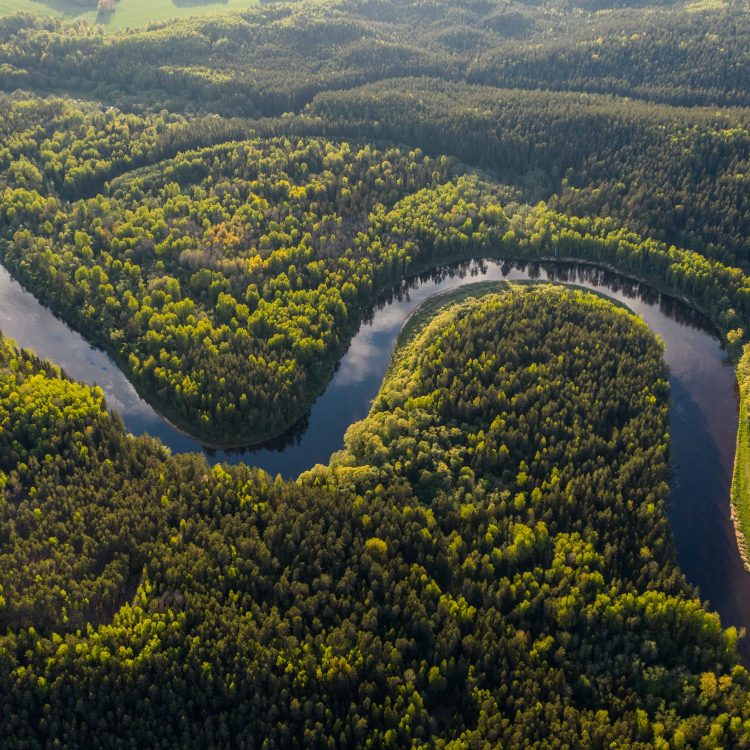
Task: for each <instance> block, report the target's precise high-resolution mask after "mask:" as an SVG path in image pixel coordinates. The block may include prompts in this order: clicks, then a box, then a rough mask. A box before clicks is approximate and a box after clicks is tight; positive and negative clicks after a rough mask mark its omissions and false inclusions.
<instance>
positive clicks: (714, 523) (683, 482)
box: [0, 261, 750, 664]
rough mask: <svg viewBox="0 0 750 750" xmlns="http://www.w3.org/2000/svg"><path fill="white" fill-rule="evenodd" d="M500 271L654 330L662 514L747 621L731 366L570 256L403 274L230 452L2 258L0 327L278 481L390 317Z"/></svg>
mask: <svg viewBox="0 0 750 750" xmlns="http://www.w3.org/2000/svg"><path fill="white" fill-rule="evenodd" d="M503 279H508V280H514V279H516V280H521V279H540V280H547V279H548V280H553V281H560V282H565V283H575V284H577V285H579V286H583V287H586V288H589V289H595V290H597V291H598V292H600V293H602V294H604V295H605V296H607V297H610V298H612V299H614V300H617V301H619V302H622V303H624V304H626V305H627V306H628V307H629V308H630V309H632V310H633V311H634V312H635V313H637V314H638V315H640V316H641V317H642V318H643V319H644V320H645V321H646V322H647V323H648V324H649V326H650V327H651V329H652V330H653V331H654V332H655V333H656V334H658V335H659V336H660V337H661V338H662V339H663V341H664V343H665V359H666V362H667V364H668V365H669V368H670V385H671V399H672V404H671V408H670V428H671V435H672V459H671V460H672V468H673V478H672V490H671V502H670V508H669V519H670V524H671V527H672V531H673V534H674V538H675V542H676V546H677V556H678V560H679V564H680V566H681V568H682V570H683V571H684V572H685V575H686V576H687V578H688V579H689V580H690V581H691V582H692V583H694V584H696V585H698V586H699V587H700V590H701V594H702V596H703V598H705V599H707V600H708V601H709V603H710V605H711V607H712V608H713V609H715V610H717V611H718V612H719V614H720V615H721V618H722V623H723V624H724V625H737V626H742V627H747V626H750V575H748V574H747V573H746V572H745V571H744V569H743V566H742V562H741V560H740V556H739V552H738V550H737V544H736V541H735V537H734V528H733V526H732V523H731V520H730V516H729V487H730V484H731V477H732V467H733V462H734V451H735V440H736V435H737V393H736V382H735V377H734V372H733V369H732V367H731V366H730V365H729V364H728V363H727V362H726V357H725V354H724V352H723V350H722V346H721V342H720V340H719V338H718V336H717V335H716V333H715V332H714V330H713V328H712V326H711V325H710V323H709V322H708V321H707V320H706V319H705V318H704V317H703V316H702V315H700V314H699V313H697V312H695V311H694V310H692V309H691V308H689V307H688V306H687V305H685V304H683V303H681V302H678V301H676V300H674V299H672V298H669V297H665V296H663V295H661V294H660V293H658V292H655V291H654V290H653V289H651V288H650V287H647V286H645V285H642V284H639V283H637V282H634V281H630V280H628V279H625V278H623V277H622V276H618V275H616V274H614V273H610V272H608V271H602V270H599V269H596V268H593V267H590V266H583V265H578V264H573V263H562V262H561V263H554V264H551V263H543V264H512V263H499V262H494V261H488V262H481V263H469V264H458V265H456V266H452V267H449V268H447V269H442V270H441V271H438V272H436V273H432V274H426V275H424V276H421V277H419V278H417V279H413V280H411V281H409V282H405V283H404V284H403V285H402V286H401V288H400V289H399V290H398V291H397V292H395V293H394V294H393V295H391V296H390V297H389V298H388V299H384V300H382V301H381V303H380V304H379V305H378V306H376V308H375V309H374V310H373V312H372V315H371V316H370V318H369V319H368V320H367V321H365V322H364V323H363V324H362V326H361V328H360V330H359V332H358V333H357V335H356V336H355V337H354V339H353V340H352V343H351V346H350V347H349V350H348V351H347V352H346V354H345V355H344V357H343V358H342V360H341V362H340V364H339V366H338V368H337V370H336V373H335V375H334V377H333V379H332V380H331V382H330V383H329V385H328V387H327V388H326V390H325V392H324V393H323V394H322V395H321V396H320V397H319V398H318V400H317V401H316V402H315V404H314V405H313V407H312V409H311V410H310V413H309V415H308V417H307V418H306V419H305V420H303V423H301V424H300V425H298V426H297V427H296V428H295V429H293V430H292V431H290V433H289V434H288V435H287V436H285V437H283V438H280V439H279V440H277V441H275V443H276V444H275V446H268V447H261V448H255V449H248V450H241V451H229V452H226V451H207V450H205V449H204V448H203V447H202V446H201V445H200V443H199V442H197V441H195V440H193V439H191V438H190V437H188V436H186V435H184V434H182V433H181V432H179V431H178V430H176V429H175V428H173V427H171V426H170V425H169V424H168V423H166V422H165V421H164V420H163V419H162V418H161V417H160V416H159V415H158V414H157V413H156V412H155V411H154V410H153V409H152V408H151V407H150V406H149V405H148V404H147V403H146V402H145V401H143V400H142V399H141V398H140V397H139V396H138V394H137V393H136V391H135V389H134V388H133V386H132V385H131V384H130V382H129V381H128V380H127V378H126V377H125V376H124V375H123V373H122V372H121V371H120V370H119V368H118V367H117V366H116V365H115V364H114V362H113V361H112V360H111V359H110V358H109V357H108V356H107V355H106V354H105V353H104V352H102V351H100V350H97V349H94V348H92V347H91V346H90V345H89V344H88V343H87V342H86V341H85V340H84V339H83V338H82V337H81V336H80V335H79V334H77V333H75V332H74V331H72V330H71V329H70V328H69V327H68V326H67V325H66V324H65V323H63V322H62V321H61V320H59V319H57V318H55V317H54V315H53V314H52V313H51V312H50V311H49V310H48V309H47V308H45V307H43V306H42V305H41V304H40V303H39V302H38V301H37V300H36V299H35V298H34V297H33V296H32V295H31V294H29V293H28V292H26V291H25V290H24V289H23V288H22V287H21V286H20V285H19V284H18V283H17V282H15V281H14V280H13V279H12V278H11V277H10V275H9V274H8V272H7V271H6V270H5V269H4V268H2V267H1V266H0V330H1V331H2V332H3V333H4V334H5V335H6V336H9V337H10V338H13V339H15V340H16V342H17V343H18V344H19V345H20V346H23V347H28V348H30V349H33V350H34V351H35V352H36V353H37V354H38V355H39V356H40V357H42V358H44V359H49V360H51V361H53V362H55V363H57V364H58V365H60V366H61V367H62V368H63V369H64V370H65V371H66V372H67V373H68V374H69V375H70V376H71V377H73V378H76V379H77V380H82V381H84V382H87V383H90V384H94V383H96V384H98V385H100V386H101V387H102V388H103V389H104V392H105V394H106V397H107V403H108V405H109V407H110V408H112V409H114V410H115V411H117V412H119V413H120V415H121V416H122V417H123V420H124V422H125V425H126V426H127V428H128V430H130V431H131V432H133V433H134V434H141V433H143V432H148V433H149V434H151V435H154V436H156V437H159V438H160V439H161V440H162V441H163V442H164V443H165V444H166V445H168V446H169V447H170V448H171V449H172V451H173V452H185V451H204V452H205V453H206V455H207V457H208V459H209V460H210V461H211V462H212V463H216V462H221V461H226V462H230V463H237V462H240V461H242V462H245V463H248V464H251V465H256V466H260V467H262V468H264V469H265V470H266V471H268V472H270V473H271V474H276V473H280V474H282V476H284V477H287V478H289V477H295V476H297V475H298V474H299V473H300V472H301V471H304V470H305V469H308V468H310V467H311V466H313V465H314V464H316V463H327V462H328V459H329V458H330V455H331V453H333V452H334V451H336V450H338V449H339V448H341V446H342V440H343V435H344V432H345V431H346V428H347V427H348V426H349V425H350V424H352V422H355V421H357V420H359V419H362V418H363V417H364V416H365V415H366V414H367V412H368V411H369V407H370V402H371V400H372V399H373V397H374V396H375V394H376V393H377V391H378V389H379V387H380V384H381V382H382V380H383V376H384V374H385V371H386V369H387V367H388V363H389V360H390V356H391V353H392V351H393V348H394V346H395V343H396V339H397V337H398V333H399V331H400V330H401V326H402V325H403V322H404V320H405V319H406V318H407V317H408V316H409V314H410V313H411V312H412V311H413V310H414V309H415V308H416V307H418V305H419V304H420V303H421V302H422V301H423V300H425V299H426V298H427V297H430V296H432V295H433V294H436V293H438V292H441V291H444V290H448V289H452V288H455V287H458V286H461V285H463V284H466V283H472V282H475V281H480V280H498V281H499V280H503ZM748 629H750V628H748ZM740 652H741V655H742V657H743V661H744V662H745V663H746V664H750V643H748V642H747V639H743V641H741V642H740Z"/></svg>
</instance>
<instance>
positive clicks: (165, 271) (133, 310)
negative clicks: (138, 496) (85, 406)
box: [0, 121, 507, 444]
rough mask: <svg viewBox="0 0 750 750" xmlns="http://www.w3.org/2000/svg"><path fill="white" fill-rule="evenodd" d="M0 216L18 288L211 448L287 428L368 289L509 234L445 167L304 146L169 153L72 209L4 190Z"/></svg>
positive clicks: (467, 182)
mask: <svg viewBox="0 0 750 750" xmlns="http://www.w3.org/2000/svg"><path fill="white" fill-rule="evenodd" d="M139 122H140V121H139ZM92 127H95V126H93V125H92ZM105 141H106V142H107V143H109V140H108V139H107V138H106V136H105ZM93 148H94V147H93V146H92V149H93ZM40 153H42V154H43V153H44V148H43V147H42V148H41V149H40ZM84 153H85V152H84ZM103 158H104V159H105V161H104V164H105V165H110V166H109V167H106V166H105V167H104V169H107V168H113V165H111V163H110V162H108V161H107V160H106V159H107V158H108V157H106V156H105V157H103ZM15 163H17V162H15ZM49 170H50V167H49V166H48V165H45V166H44V171H45V172H48V171H49ZM52 173H53V174H54V171H53V172H52ZM69 174H70V173H69ZM65 179H66V181H67V179H68V178H67V177H66V178H65ZM0 216H2V217H4V219H5V223H6V225H7V230H6V237H7V238H8V240H9V242H8V245H7V249H6V251H5V255H4V258H5V261H6V262H7V263H9V264H10V266H11V267H12V268H14V269H15V270H16V271H17V272H18V273H19V274H20V275H21V276H22V277H23V279H24V281H25V282H26V283H27V284H29V285H30V286H31V287H32V288H33V289H35V290H37V291H38V293H39V294H40V295H41V296H43V297H44V298H45V299H47V300H49V302H50V303H51V304H52V305H53V307H54V308H55V309H56V310H58V311H60V312H62V313H63V314H64V315H65V317H66V318H68V319H70V320H72V321H73V322H74V323H75V324H76V325H77V326H78V327H79V328H80V329H81V330H83V331H84V332H86V333H87V334H88V336H89V337H90V338H91V339H93V340H95V341H98V342H101V343H102V344H104V345H105V346H106V347H107V348H108V349H109V350H110V351H112V352H113V353H114V354H115V355H116V356H117V358H118V360H119V361H120V362H121V363H122V364H123V366H124V367H125V368H126V369H127V371H128V372H129V374H130V375H131V377H132V378H133V380H134V381H135V383H136V384H137V385H138V386H140V388H141V390H143V391H144V392H146V393H148V394H150V395H151V396H152V397H153V398H154V399H155V401H156V403H157V405H158V406H159V407H161V408H162V409H163V410H164V411H165V412H166V413H167V414H168V415H169V416H170V417H172V418H173V419H175V420H176V421H178V422H179V423H180V424H181V425H185V426H187V427H189V428H190V430H191V431H193V432H194V433H197V434H199V435H201V436H202V437H204V438H207V439H210V440H213V441H216V442H220V443H225V444H226V443H229V444H231V443H234V444H238V443H242V442H250V441H253V440H258V439H262V438H267V437H272V436H274V435H276V434H278V433H279V432H281V431H283V430H284V429H285V428H287V427H289V426H290V425H291V424H293V423H294V422H295V421H296V420H298V419H299V418H300V417H301V416H302V415H303V414H304V412H305V411H306V409H307V408H308V407H309V405H310V402H311V401H312V399H313V397H314V396H315V395H316V394H317V392H318V391H319V390H320V388H321V387H322V385H323V384H324V383H325V382H326V380H327V379H328V377H329V375H330V373H331V371H332V369H333V365H334V363H335V361H336V359H337V358H338V356H339V355H340V354H341V351H342V350H343V348H344V346H345V345H346V344H347V343H348V340H349V337H350V336H351V335H352V333H353V332H354V331H355V330H356V327H357V326H358V325H359V321H360V319H361V317H362V315H363V314H364V312H365V310H366V309H367V308H368V307H369V305H371V304H372V302H373V301H374V298H375V296H376V294H377V292H378V291H379V290H383V289H385V288H387V287H389V286H391V285H392V284H394V283H395V282H397V281H399V280H400V279H401V278H402V277H403V276H404V275H406V274H408V273H409V272H410V271H412V272H413V271H414V270H416V269H419V268H420V267H423V266H424V265H425V264H427V263H428V262H434V261H435V260H436V259H438V258H441V257H451V256H466V255H469V254H472V255H473V254H477V255H481V254H487V253H488V252H490V250H491V249H492V247H493V246H495V245H497V244H498V243H499V242H500V240H501V238H502V236H503V234H504V233H505V230H506V229H507V219H506V217H505V214H504V212H503V211H502V209H501V208H500V207H499V205H498V204H497V203H496V201H495V200H494V199H493V198H491V197H490V196H489V195H488V193H487V191H486V189H485V188H484V187H483V186H482V185H481V184H480V183H479V182H478V181H477V180H475V179H471V178H468V177H465V176H464V177H460V176H454V174H453V170H452V168H451V164H450V162H449V161H448V160H446V159H430V158H426V157H424V156H422V154H421V153H420V152H418V151H416V152H405V151H400V150H397V149H389V150H387V151H379V150H376V149H373V148H371V147H369V146H365V147H356V146H350V145H349V144H348V143H344V144H332V143H328V142H324V141H310V140H305V141H289V140H278V141H249V142H243V143H239V144H227V145H222V146H217V147H213V148H211V149H206V150H203V151H196V152H183V153H181V154H180V155H179V156H178V157H177V158H175V159H174V160H171V161H168V162H163V163H161V164H160V165H159V168H158V171H157V170H151V169H147V170H145V171H143V172H134V173H132V174H129V175H127V176H124V177H122V178H118V179H116V180H114V181H113V182H112V183H111V184H110V186H109V193H108V196H107V197H105V196H97V197H96V198H92V199H88V200H79V201H75V202H73V203H70V204H67V203H66V202H65V201H64V200H63V199H62V198H59V197H57V196H56V195H55V194H54V192H52V193H49V194H48V195H46V196H44V195H42V194H40V193H39V192H38V191H37V190H35V189H34V190H32V189H30V188H16V189H15V190H11V189H10V188H9V189H7V190H6V192H5V194H4V202H3V205H2V207H0Z"/></svg>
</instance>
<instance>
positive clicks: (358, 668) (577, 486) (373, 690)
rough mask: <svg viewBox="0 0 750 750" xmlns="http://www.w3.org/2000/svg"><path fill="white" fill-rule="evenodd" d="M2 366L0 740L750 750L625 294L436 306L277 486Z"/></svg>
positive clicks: (48, 380)
mask: <svg viewBox="0 0 750 750" xmlns="http://www.w3.org/2000/svg"><path fill="white" fill-rule="evenodd" d="M623 341H627V344H628V345H627V347H625V348H624V349H623V346H622V342H623ZM2 357H3V360H2V363H3V369H2V372H3V375H2V382H3V394H4V399H3V404H4V406H3V408H4V410H6V411H5V414H4V415H3V422H2V423H3V424H4V425H6V424H11V425H13V429H12V430H11V431H7V430H6V431H4V432H3V433H2V436H1V437H0V439H1V440H2V448H3V451H2V455H3V456H4V457H5V458H4V459H3V460H4V464H3V467H2V471H3V473H2V475H0V476H2V480H3V489H2V492H3V506H2V508H3V512H2V519H1V520H0V544H1V545H2V546H1V547H0V581H1V582H2V583H1V585H2V587H3V597H4V599H3V606H2V609H0V614H1V616H2V618H3V620H4V622H5V624H6V626H10V629H9V630H8V632H7V634H6V635H5V636H3V637H2V638H0V663H2V670H1V671H0V680H2V686H3V689H2V691H0V695H2V698H0V701H1V702H2V707H1V708H0V711H1V712H2V716H3V722H2V724H1V727H2V729H0V732H1V733H2V735H3V746H4V747H8V748H13V747H41V746H45V745H49V744H50V742H51V741H52V740H53V739H55V740H57V741H58V742H59V743H60V745H61V746H64V747H68V748H75V747H92V746H97V747H119V746H121V741H120V740H118V737H122V736H127V737H129V738H130V739H131V740H132V741H134V742H137V743H138V744H139V745H141V746H161V745H163V743H170V744H172V745H174V744H178V745H179V746H181V747H197V746H213V747H230V746H236V745H237V744H246V743H249V744H250V745H252V744H253V738H258V737H264V738H266V740H267V741H268V742H269V743H270V744H272V745H275V746H284V747H294V746H300V747H301V746H303V745H316V746H342V745H352V744H357V743H369V744H371V745H372V746H378V747H403V746H407V745H412V744H413V745H415V746H428V745H439V746H440V745H443V744H444V743H447V742H451V741H455V742H458V743H459V745H461V746H482V745H483V743H487V744H488V745H494V746H497V745H500V746H514V747H533V746H536V747H551V746H563V745H566V746H581V745H582V744H584V745H585V744H594V745H597V746H611V745H612V744H613V743H614V744H615V745H616V746H618V747H625V746H632V747H646V746H666V745H665V744H663V743H668V742H669V743H672V744H673V745H674V746H676V747H679V746H681V743H682V746H686V745H687V744H690V745H692V746H696V747H697V746H699V743H702V744H700V746H711V744H710V743H714V745H713V746H724V747H727V746H738V747H739V746H744V744H743V743H744V742H745V741H746V736H747V735H746V722H747V721H749V720H750V718H748V713H747V711H748V708H746V705H747V698H746V692H745V691H746V689H747V686H748V677H747V673H746V672H745V671H744V670H743V669H742V668H740V667H736V666H733V665H734V659H735V657H734V655H733V648H734V641H735V639H736V634H735V633H734V632H733V631H729V632H725V631H722V630H721V628H720V626H719V622H718V618H717V616H716V615H713V614H710V613H708V612H706V611H705V610H704V609H703V608H702V607H701V605H700V603H699V602H698V601H697V600H696V599H694V598H693V597H694V592H693V591H692V590H691V589H690V587H689V586H688V585H687V584H686V583H685V581H684V579H683V577H682V575H681V574H680V573H679V571H678V570H677V568H676V567H675V564H674V561H673V554H672V548H671V544H670V541H669V539H670V536H669V531H668V527H667V522H666V516H665V513H664V504H665V500H666V495H667V491H668V485H667V479H668V466H667V456H668V445H667V438H666V429H667V418H666V415H667V397H668V392H667V382H666V373H665V370H664V366H663V364H662V360H661V350H660V347H659V345H658V343H657V342H656V340H655V339H654V337H653V335H652V334H651V333H650V332H649V330H648V329H647V327H646V326H645V324H643V323H642V322H640V321H638V320H637V319H636V318H634V317H633V316H632V315H631V314H630V313H628V312H627V311H625V310H622V309H618V308H615V307H613V306H612V305H611V304H610V303H608V302H605V301H603V300H601V299H600V298H598V297H595V296H593V295H590V294H583V293H581V292H570V291H566V290H563V289H561V288H558V287H550V286H542V287H516V288H512V289H510V290H507V291H505V292H501V293H496V294H490V295H489V296H487V295H485V296H480V297H478V298H477V299H473V300H469V301H468V302H465V303H462V304H460V305H458V306H453V307H450V306H449V307H448V309H446V310H445V311H444V312H442V313H440V314H439V315H438V316H437V317H436V318H435V320H434V321H433V322H432V323H430V324H429V325H428V326H427V327H426V328H425V329H424V330H422V331H421V332H419V333H418V334H417V335H416V336H415V338H414V339H413V340H412V341H411V342H409V343H408V344H407V345H405V346H404V347H403V348H402V349H401V350H400V352H399V354H398V356H397V358H396V360H395V362H394V364H393V366H392V368H391V371H390V373H389V376H388V378H387V380H386V382H385V383H384V385H383V389H382V391H381V394H380V396H379V397H378V399H377V401H376V403H375V405H374V407H373V411H372V413H371V415H370V416H369V417H368V418H367V419H366V420H365V421H364V422H362V423H360V424H357V425H355V426H353V427H352V428H351V429H350V431H349V433H348V434H347V438H346V447H345V449H344V451H343V452H341V453H340V454H338V455H336V456H335V457H334V460H333V462H332V465H331V466H330V467H323V466H320V467H317V468H316V469H315V470H313V471H311V472H309V473H307V474H305V475H303V476H302V477H300V479H299V481H297V482H291V483H284V482H281V481H279V480H277V481H274V480H273V479H272V478H271V477H269V476H268V475H265V474H263V473H259V472H257V471H253V470H250V469H247V468H245V467H239V468H221V467H216V468H214V469H213V470H211V469H209V468H208V467H207V466H206V465H205V463H204V462H203V460H202V459H199V458H197V457H190V456H184V457H175V458H172V457H169V456H168V455H166V454H165V453H164V451H162V450H161V449H159V448H158V446H157V445H155V444H154V443H153V442H152V441H150V440H146V439H138V440H134V439H132V438H129V437H127V436H126V435H125V434H124V433H123V431H122V427H121V426H120V425H119V424H118V423H117V422H116V421H113V420H112V419H111V418H110V417H109V416H107V415H106V413H105V412H103V411H102V402H101V394H99V393H97V392H95V391H91V390H89V389H87V388H85V387H82V386H78V385H75V384H73V383H70V382H68V381H66V380H63V379H61V378H60V374H59V373H58V372H56V371H54V370H53V369H50V368H49V367H47V366H44V365H41V364H40V363H39V362H37V361H35V360H34V359H33V358H31V357H29V356H28V355H26V354H19V353H18V352H16V351H15V350H14V349H13V348H12V347H11V346H10V345H9V344H7V343H5V344H4V347H3V350H2ZM47 390H51V391H54V392H55V393H56V397H55V400H54V403H55V407H54V408H55V409H56V410H57V411H49V410H50V407H49V406H47V404H49V402H48V401H47V400H46V399H45V398H44V394H45V392H46V391H47ZM45 410H47V411H46V412H45ZM40 411H42V414H40V413H39V412H40ZM32 414H33V415H35V416H34V418H33V419H29V418H28V416H26V417H25V416H24V415H32ZM59 420H64V422H65V423H66V424H67V425H69V428H68V429H67V430H66V431H65V432H63V433H57V432H56V431H55V430H51V429H50V427H49V426H50V425H54V424H56V422H57V421H59ZM92 486H93V487H95V488H96V490H95V492H94V493H92V492H91V487H92ZM87 487H88V491H86V489H85V488H87ZM42 509H43V510H42ZM45 561H48V562H45ZM45 567H46V570H45ZM34 581H36V583H30V582H34ZM27 582H29V583H27ZM83 622H88V623H90V624H88V625H87V626H86V627H83V626H82V623H83ZM32 624H33V625H32ZM730 715H731V716H732V717H733V718H732V719H731V720H730V718H729V717H730ZM37 716H40V717H41V716H43V717H44V718H43V719H42V720H41V721H37V720H35V719H34V717H37ZM707 743H708V744H707Z"/></svg>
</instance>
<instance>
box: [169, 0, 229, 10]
mask: <svg viewBox="0 0 750 750" xmlns="http://www.w3.org/2000/svg"><path fill="white" fill-rule="evenodd" d="M228 2H229V0H172V5H176V6H177V7H178V8H192V7H198V6H201V5H226V4H227V3H228Z"/></svg>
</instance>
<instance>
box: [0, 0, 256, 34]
mask: <svg viewBox="0 0 750 750" xmlns="http://www.w3.org/2000/svg"><path fill="white" fill-rule="evenodd" d="M257 4H258V0H226V2H213V3H211V2H209V3H195V4H191V5H188V4H187V3H184V2H179V0H178V4H175V2H174V0H120V2H119V3H118V5H117V10H116V11H115V12H114V13H113V14H111V15H110V16H108V17H106V18H100V17H99V15H98V14H97V12H96V11H95V10H94V11H84V12H82V11H81V7H80V6H79V5H76V4H75V3H73V2H71V1H70V0H0V16H7V15H10V14H11V13H19V12H21V11H25V12H27V13H36V14H37V15H44V16H56V17H57V18H69V19H71V20H73V19H77V18H84V19H85V20H86V21H88V22H89V23H97V22H99V23H102V25H103V26H104V27H105V28H106V29H111V30H112V31H116V30H118V29H125V28H128V27H136V26H144V25H145V24H147V23H149V22H150V21H163V20H165V19H169V18H183V17H185V16H196V15H205V14H207V13H221V12H223V11H226V10H242V9H244V8H251V7H254V6H255V5H257Z"/></svg>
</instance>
